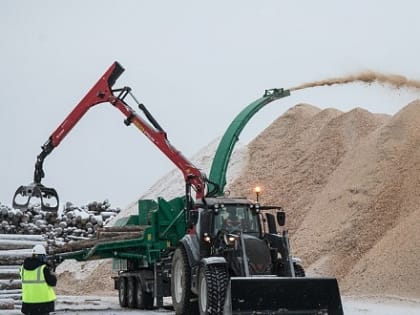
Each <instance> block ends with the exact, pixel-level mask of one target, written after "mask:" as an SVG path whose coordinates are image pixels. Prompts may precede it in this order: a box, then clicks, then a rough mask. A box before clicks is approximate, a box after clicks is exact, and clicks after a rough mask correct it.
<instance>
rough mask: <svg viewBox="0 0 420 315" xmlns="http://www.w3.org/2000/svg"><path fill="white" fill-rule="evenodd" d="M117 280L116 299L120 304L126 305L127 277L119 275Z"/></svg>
mask: <svg viewBox="0 0 420 315" xmlns="http://www.w3.org/2000/svg"><path fill="white" fill-rule="evenodd" d="M118 282H119V283H118V300H119V302H120V306H121V307H127V278H126V277H120V278H119V280H118Z"/></svg>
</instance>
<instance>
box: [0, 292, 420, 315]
mask: <svg viewBox="0 0 420 315" xmlns="http://www.w3.org/2000/svg"><path fill="white" fill-rule="evenodd" d="M164 304H165V306H166V305H169V304H170V299H168V300H166V299H165V303H164ZM343 306H344V314H345V315H418V314H420V301H415V300H407V299H402V298H397V297H382V298H379V297H370V298H367V297H366V298H360V297H358V298H354V297H343ZM56 309H57V311H56V312H55V313H54V314H57V315H60V314H73V315H126V314H138V315H141V314H144V315H159V314H167V315H173V314H175V313H174V312H173V311H171V310H170V309H168V308H162V309H156V310H153V311H139V310H123V309H121V308H120V307H119V305H118V299H117V297H98V296H83V297H80V296H78V297H75V296H58V299H57V304H56ZM15 314H21V313H20V311H17V310H15V311H2V315H15Z"/></svg>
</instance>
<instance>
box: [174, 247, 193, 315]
mask: <svg viewBox="0 0 420 315" xmlns="http://www.w3.org/2000/svg"><path fill="white" fill-rule="evenodd" d="M171 273H172V279H171V295H172V305H173V307H174V310H175V314H176V315H195V314H197V302H196V301H192V300H193V298H194V295H193V293H192V292H191V268H190V265H189V263H188V257H187V253H186V251H185V249H184V248H183V247H182V246H181V247H178V248H177V249H176V250H175V253H174V256H173V258H172V270H171Z"/></svg>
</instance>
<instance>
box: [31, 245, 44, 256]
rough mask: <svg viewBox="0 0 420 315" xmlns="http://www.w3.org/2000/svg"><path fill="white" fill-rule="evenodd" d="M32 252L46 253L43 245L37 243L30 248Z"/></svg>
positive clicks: (34, 253) (37, 253)
mask: <svg viewBox="0 0 420 315" xmlns="http://www.w3.org/2000/svg"><path fill="white" fill-rule="evenodd" d="M32 254H33V255H46V254H47V251H46V250H45V247H44V246H42V245H40V244H37V245H35V246H34V248H32Z"/></svg>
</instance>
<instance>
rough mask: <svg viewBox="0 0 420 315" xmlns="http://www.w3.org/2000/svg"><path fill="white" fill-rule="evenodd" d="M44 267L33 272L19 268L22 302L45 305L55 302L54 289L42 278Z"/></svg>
mask: <svg viewBox="0 0 420 315" xmlns="http://www.w3.org/2000/svg"><path fill="white" fill-rule="evenodd" d="M44 269H45V265H42V266H39V267H38V268H36V269H34V270H26V269H24V268H23V267H22V268H20V278H21V279H22V302H24V303H45V302H52V301H55V299H56V296H55V292H54V289H53V288H52V287H51V286H49V285H48V284H47V282H46V281H45V277H44Z"/></svg>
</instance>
